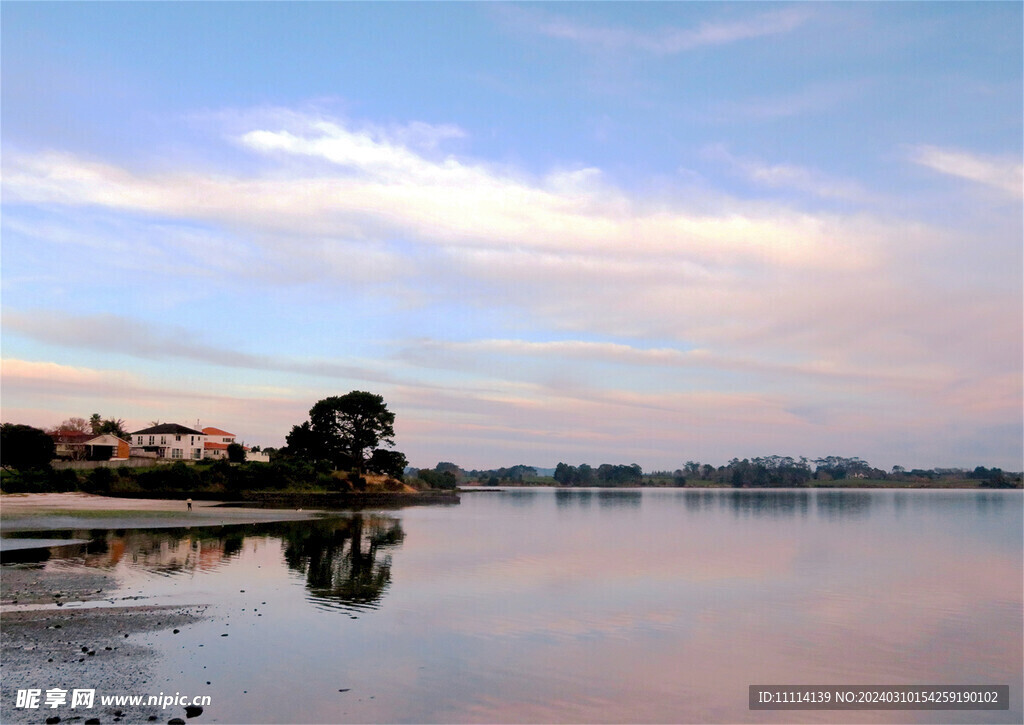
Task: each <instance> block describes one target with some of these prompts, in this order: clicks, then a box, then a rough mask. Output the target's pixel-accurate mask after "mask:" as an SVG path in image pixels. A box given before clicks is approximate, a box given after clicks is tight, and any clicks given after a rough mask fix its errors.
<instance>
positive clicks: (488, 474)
mask: <svg viewBox="0 0 1024 725" xmlns="http://www.w3.org/2000/svg"><path fill="white" fill-rule="evenodd" d="M406 473H407V475H408V476H410V477H411V478H413V479H414V480H418V481H421V482H423V484H425V485H427V486H429V487H431V488H442V489H453V488H455V487H456V486H461V485H465V484H469V483H476V484H480V485H486V486H498V485H509V484H523V483H530V482H533V483H537V482H544V481H543V479H541V478H540V477H539V476H538V475H537V469H536V468H535V467H533V466H524V465H518V466H511V467H509V468H491V469H487V470H476V469H474V470H471V471H467V470H465V469H463V468H462V467H460V466H458V465H456V464H454V463H452V462H450V461H441V462H440V463H438V464H437V465H436V466H434V467H433V468H410V469H408V470H407V471H406Z"/></svg>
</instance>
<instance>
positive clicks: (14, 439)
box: [0, 423, 55, 470]
mask: <svg viewBox="0 0 1024 725" xmlns="http://www.w3.org/2000/svg"><path fill="white" fill-rule="evenodd" d="M54 455H55V454H54V445H53V439H52V438H51V437H50V436H48V435H47V434H46V433H45V432H44V431H41V430H39V429H38V428H33V427H32V426H29V425H20V424H17V423H4V424H3V425H2V426H0V465H2V466H3V467H4V468H17V469H19V470H24V469H27V468H47V467H49V465H50V461H51V460H52V459H53V457H54Z"/></svg>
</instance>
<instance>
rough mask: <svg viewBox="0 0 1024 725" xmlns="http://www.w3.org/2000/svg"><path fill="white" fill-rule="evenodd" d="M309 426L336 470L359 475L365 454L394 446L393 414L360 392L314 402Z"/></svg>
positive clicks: (378, 400) (374, 397) (379, 401)
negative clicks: (355, 470) (348, 470)
mask: <svg viewBox="0 0 1024 725" xmlns="http://www.w3.org/2000/svg"><path fill="white" fill-rule="evenodd" d="M309 425H310V430H311V431H312V432H313V433H314V434H315V435H316V438H317V439H318V440H319V442H320V443H321V445H322V446H323V450H324V452H325V453H326V455H327V458H329V459H330V460H331V462H332V463H334V466H335V468H339V469H340V468H350V467H355V468H358V469H359V471H360V472H362V470H363V468H364V467H365V465H366V458H367V456H366V452H367V451H368V450H373V449H375V448H377V447H378V446H379V445H380V444H382V443H383V444H385V445H387V446H392V445H394V443H395V441H394V437H395V414H394V413H392V412H391V411H390V410H388V406H387V405H386V404H385V403H384V398H382V397H381V396H379V395H374V394H373V393H367V392H363V391H360V390H353V391H352V392H351V393H349V394H348V395H342V396H333V397H330V398H324V399H323V400H321V401H320V402H318V403H317V404H316V405H314V406H313V407H312V408H310V410H309Z"/></svg>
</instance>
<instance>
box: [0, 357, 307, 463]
mask: <svg viewBox="0 0 1024 725" xmlns="http://www.w3.org/2000/svg"><path fill="white" fill-rule="evenodd" d="M0 367H2V372H3V381H4V421H5V422H8V421H10V422H18V423H25V424H28V425H34V426H36V427H40V428H45V427H49V426H53V425H55V424H57V423H58V422H60V421H61V420H63V419H65V418H67V417H68V416H70V415H82V416H88V415H89V414H90V413H91V412H94V411H103V414H104V415H112V416H113V417H116V418H125V419H126V420H127V422H128V427H129V429H131V430H134V429H136V428H139V427H142V426H143V425H145V424H146V423H148V422H149V421H151V420H154V419H159V420H163V421H176V422H180V423H184V424H192V423H193V422H194V421H195V420H196V419H197V418H198V419H200V420H202V421H206V422H207V423H212V422H216V424H217V425H218V426H219V427H222V428H225V429H227V430H231V431H233V432H236V433H237V434H238V435H239V437H240V438H243V439H245V440H246V441H247V442H249V443H257V442H262V443H265V444H268V445H281V444H283V442H284V436H285V434H286V433H287V432H288V429H289V428H290V426H291V425H292V424H295V423H298V422H300V421H301V420H303V419H304V418H305V416H306V411H307V410H308V407H309V405H310V401H309V399H308V397H307V398H302V399H298V400H297V399H296V398H298V397H299V396H296V395H294V393H293V395H292V396H282V395H266V394H262V395H259V394H252V395H246V394H244V391H240V394H236V395H225V394H224V393H223V392H222V391H223V389H224V387H225V386H224V385H222V384H215V383H209V384H206V385H204V384H202V383H199V382H198V381H197V380H189V381H188V382H187V383H186V384H179V385H177V386H176V385H175V384H174V383H173V382H172V381H168V380H161V381H160V382H153V381H152V380H150V379H148V378H147V377H146V376H144V375H140V374H134V373H129V372H125V371H122V370H116V369H113V370H105V369H97V368H90V367H85V366H80V365H62V364H57V363H52V362H46V361H34V360H23V359H18V358H4V359H3V360H0ZM235 387H237V386H235ZM13 416H18V417H17V418H15V417H13ZM285 421H290V422H288V423H285Z"/></svg>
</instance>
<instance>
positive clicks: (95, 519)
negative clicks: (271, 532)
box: [0, 493, 322, 551]
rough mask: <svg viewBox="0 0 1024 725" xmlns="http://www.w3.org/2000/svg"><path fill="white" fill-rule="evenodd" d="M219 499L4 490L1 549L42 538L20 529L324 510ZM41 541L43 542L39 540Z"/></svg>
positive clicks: (220, 521)
mask: <svg viewBox="0 0 1024 725" xmlns="http://www.w3.org/2000/svg"><path fill="white" fill-rule="evenodd" d="M221 503H222V502H220V501H193V503H192V511H189V510H188V509H187V506H186V503H185V501H180V500H170V499H145V498H141V499H140V498H112V497H108V496H95V495H92V494H87V493H31V494H6V495H4V496H3V497H0V533H2V534H3V538H2V539H0V551H10V550H12V549H15V548H23V547H25V546H29V545H32V544H33V543H34V542H38V541H40V540H39V539H38V538H37V537H33V538H31V539H29V538H19V537H17V536H12V534H16V533H18V532H22V531H25V532H28V531H31V532H39V531H58V530H68V529H114V528H117V529H157V528H170V527H180V526H227V525H231V524H254V523H267V522H272V521H302V520H306V519H311V518H316V517H317V516H318V515H320V514H321V513H322V512H319V511H297V510H284V509H260V508H242V507H230V508H228V507H220V504H221ZM43 545H45V544H43Z"/></svg>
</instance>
